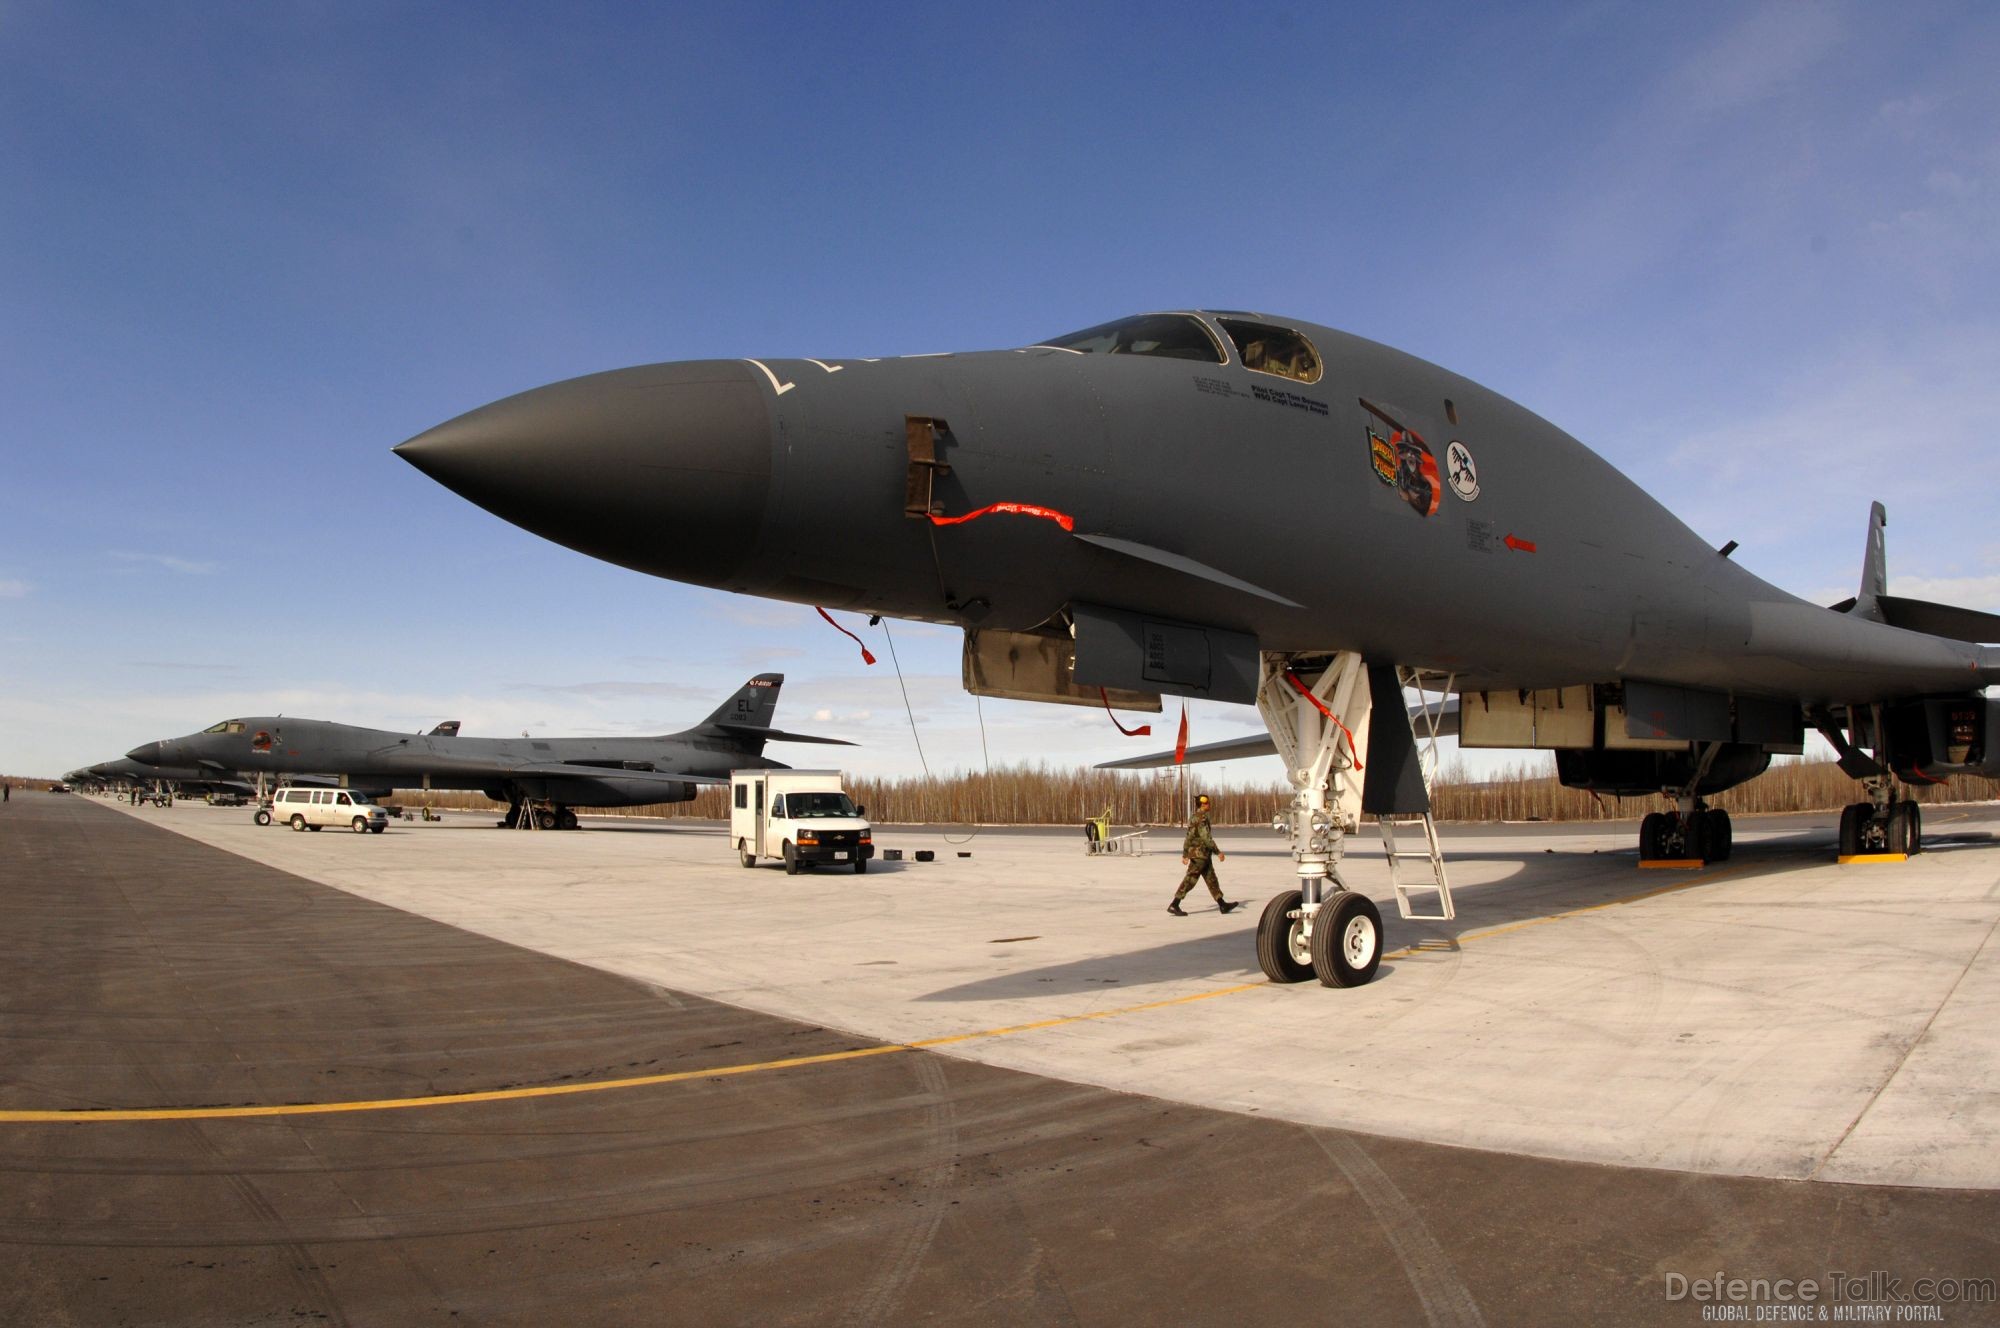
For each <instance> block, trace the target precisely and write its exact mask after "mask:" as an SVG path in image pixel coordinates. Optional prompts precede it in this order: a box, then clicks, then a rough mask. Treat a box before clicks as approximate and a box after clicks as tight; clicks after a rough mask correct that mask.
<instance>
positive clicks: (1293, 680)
mask: <svg viewBox="0 0 2000 1328" xmlns="http://www.w3.org/2000/svg"><path fill="white" fill-rule="evenodd" d="M1285 681H1286V682H1288V683H1290V684H1291V685H1292V686H1293V687H1295V688H1297V689H1298V693H1299V695H1300V696H1303V697H1304V698H1305V699H1306V700H1308V701H1310V702H1312V707H1313V709H1315V710H1317V711H1319V712H1320V713H1321V714H1322V715H1325V716H1326V717H1327V718H1328V719H1329V720H1331V721H1332V722H1333V726H1334V727H1335V728H1337V729H1339V730H1340V734H1341V736H1342V737H1344V738H1346V739H1347V750H1348V751H1350V752H1352V753H1353V754H1354V768H1355V769H1356V770H1366V769H1367V768H1368V767H1366V766H1364V765H1362V764H1361V749H1360V748H1359V747H1357V746H1355V744H1354V734H1353V733H1351V732H1350V731H1349V730H1348V727H1347V725H1345V724H1343V723H1341V722H1340V716H1339V715H1336V714H1334V713H1333V712H1332V711H1331V710H1328V709H1327V708H1326V706H1325V704H1324V703H1323V702H1321V700H1320V699H1319V698H1318V697H1317V696H1314V695H1313V694H1312V688H1310V687H1308V686H1306V685H1305V684H1304V683H1302V682H1300V681H1299V675H1298V674H1296V673H1293V672H1292V671H1291V670H1290V669H1286V670H1285Z"/></svg>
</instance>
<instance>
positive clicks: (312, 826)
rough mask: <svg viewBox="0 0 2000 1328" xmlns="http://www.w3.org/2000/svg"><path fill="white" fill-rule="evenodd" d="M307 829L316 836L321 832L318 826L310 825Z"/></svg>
mask: <svg viewBox="0 0 2000 1328" xmlns="http://www.w3.org/2000/svg"><path fill="white" fill-rule="evenodd" d="M306 829H308V830H310V831H312V832H313V833H314V834H318V833H319V832H320V827H318V826H316V825H309V826H307V827H306Z"/></svg>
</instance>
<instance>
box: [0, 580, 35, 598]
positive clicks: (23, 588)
mask: <svg viewBox="0 0 2000 1328" xmlns="http://www.w3.org/2000/svg"><path fill="white" fill-rule="evenodd" d="M33 589H34V587H33V586H31V585H29V584H28V583H27V582H26V581H13V580H0V599H26V598H27V596H28V592H29V591H31V590H33Z"/></svg>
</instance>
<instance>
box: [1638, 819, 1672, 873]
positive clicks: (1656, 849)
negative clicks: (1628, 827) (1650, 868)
mask: <svg viewBox="0 0 2000 1328" xmlns="http://www.w3.org/2000/svg"><path fill="white" fill-rule="evenodd" d="M1666 819H1667V818H1666V816H1665V815H1664V814H1663V813H1660V812H1647V813H1646V814H1645V816H1644V817H1642V818H1640V821H1639V856H1640V857H1641V858H1642V859H1645V860H1646V861H1649V862H1650V861H1651V860H1653V859H1654V858H1657V857H1659V856H1660V823H1661V822H1662V821H1664V820H1666Z"/></svg>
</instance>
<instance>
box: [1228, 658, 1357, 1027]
mask: <svg viewBox="0 0 2000 1328" xmlns="http://www.w3.org/2000/svg"><path fill="white" fill-rule="evenodd" d="M1257 710H1258V712H1259V713H1260V714H1261V715H1263V717H1264V723H1265V726H1266V727H1268V728H1269V729H1270V731H1271V739H1272V741H1273V742H1274V743H1275V744H1276V745H1277V748H1278V755H1279V756H1280V757H1281V758H1282V759H1283V760H1284V762H1285V765H1286V767H1287V769H1288V772H1289V773H1290V775H1291V780H1292V788H1293V790H1294V793H1293V798H1292V805H1291V810H1290V814H1289V815H1288V816H1281V817H1279V818H1278V820H1277V821H1276V822H1275V823H1274V828H1275V829H1277V830H1278V831H1279V832H1280V833H1283V834H1286V835H1289V836H1290V838H1291V841H1292V861H1293V863H1294V864H1295V870H1296V872H1297V875H1298V888H1297V889H1296V890H1286V891H1284V892H1282V893H1280V894H1278V895H1275V896H1273V897H1272V899H1271V901H1270V902H1269V903H1268V904H1266V905H1265V906H1264V915H1263V917H1262V919H1261V920H1260V921H1259V922H1258V924H1257V966H1258V967H1259V968H1261V969H1262V970H1263V971H1264V976H1265V977H1267V978H1269V979H1270V980H1271V981H1273V982H1303V981H1305V980H1306V979H1307V978H1308V977H1317V978H1318V979H1319V980H1320V982H1321V984H1322V985H1324V986H1328V987H1358V986H1360V985H1361V984H1363V983H1365V982H1367V981H1368V980H1369V979H1370V978H1372V977H1374V976H1375V970H1376V969H1377V968H1378V967H1379V966H1380V965H1381V963H1382V951H1383V949H1384V947H1383V944H1382V915H1381V913H1380V912H1379V911H1378V910H1377V909H1376V907H1375V905H1374V902H1373V901H1372V900H1370V899H1369V898H1368V897H1367V896H1365V895H1360V894H1356V893H1354V892H1353V891H1351V890H1349V889H1348V888H1347V885H1346V883H1345V882H1344V881H1342V880H1341V879H1340V859H1341V856H1342V855H1343V854H1344V853H1345V851H1346V837H1347V834H1348V832H1349V831H1350V830H1354V829H1358V828H1359V826H1360V821H1361V786H1360V783H1359V782H1358V781H1357V780H1356V779H1355V778H1354V776H1355V774H1356V773H1357V772H1359V771H1360V769H1361V747H1362V745H1363V744H1365V743H1366V742H1367V740H1368V713H1369V694H1368V679H1367V674H1366V670H1365V668H1364V667H1363V665H1362V661H1361V656H1360V655H1358V654H1355V653H1354V652H1352V651H1343V652H1340V653H1338V654H1335V655H1332V656H1327V655H1317V656H1310V657H1304V656H1286V655H1276V654H1267V655H1265V656H1264V659H1263V681H1262V683H1261V684H1260V685H1259V687H1258V689H1257ZM1343 716H1349V717H1352V718H1353V720H1354V722H1353V723H1351V724H1348V723H1343V722H1342V717H1343Z"/></svg>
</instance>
